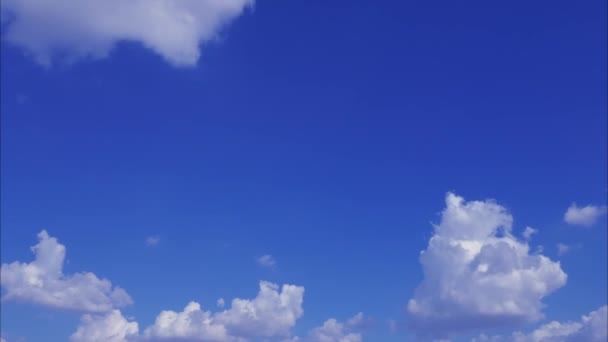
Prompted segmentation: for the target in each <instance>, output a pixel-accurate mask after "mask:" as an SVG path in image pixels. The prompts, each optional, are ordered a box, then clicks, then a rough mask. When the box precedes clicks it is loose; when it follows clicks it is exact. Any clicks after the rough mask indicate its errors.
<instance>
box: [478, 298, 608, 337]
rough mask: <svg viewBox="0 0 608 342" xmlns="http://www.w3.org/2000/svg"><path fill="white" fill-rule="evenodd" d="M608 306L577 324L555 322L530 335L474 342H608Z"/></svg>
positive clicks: (590, 314)
mask: <svg viewBox="0 0 608 342" xmlns="http://www.w3.org/2000/svg"><path fill="white" fill-rule="evenodd" d="M607 313H608V306H605V305H604V306H603V307H601V308H599V309H597V310H595V311H591V312H590V313H589V314H588V315H585V316H583V317H581V319H580V320H579V321H576V322H558V321H553V322H550V323H547V324H543V325H542V326H540V327H539V328H537V329H535V330H534V331H532V332H531V333H529V334H525V333H522V332H515V333H513V334H512V335H511V336H507V337H505V336H491V337H490V336H486V335H481V336H479V337H478V338H475V339H473V342H605V341H607V340H608V314H607Z"/></svg>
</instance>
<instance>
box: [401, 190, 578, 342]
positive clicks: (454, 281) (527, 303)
mask: <svg viewBox="0 0 608 342" xmlns="http://www.w3.org/2000/svg"><path fill="white" fill-rule="evenodd" d="M512 221H513V218H512V216H511V215H510V214H509V213H508V212H507V210H506V209H505V208H504V207H502V206H500V205H498V204H496V203H495V202H494V201H471V202H466V201H465V200H464V199H463V198H462V197H459V196H457V195H455V194H452V193H448V194H447V196H446V208H445V209H444V210H443V212H442V214H441V222H440V223H439V224H438V225H435V226H434V228H435V229H434V234H433V236H432V237H431V239H430V241H429V244H428V247H427V249H426V250H425V251H422V252H421V255H420V262H421V264H422V267H423V271H424V280H423V282H422V284H421V285H420V286H419V287H418V288H417V290H416V292H415V295H414V297H413V298H412V299H410V301H409V303H408V306H407V310H408V316H409V317H408V318H409V323H410V327H411V328H412V329H413V330H414V331H415V332H416V333H417V334H418V335H419V336H426V338H427V339H428V338H431V337H432V338H444V337H449V336H450V335H452V334H453V333H456V332H459V331H464V330H468V329H476V328H491V327H498V326H511V325H517V324H520V323H523V322H532V321H536V320H538V319H541V318H542V317H543V314H542V302H541V300H542V298H543V297H545V296H546V295H548V294H550V293H551V292H553V291H555V290H556V289H558V288H560V287H562V286H563V285H564V284H565V283H566V278H567V277H566V274H565V273H564V272H563V271H562V269H561V267H560V264H559V262H554V261H551V260H550V259H549V258H547V257H545V256H543V255H540V254H534V253H530V250H529V246H528V244H527V242H526V241H520V240H518V239H517V238H515V237H514V236H513V235H512V234H511V226H512Z"/></svg>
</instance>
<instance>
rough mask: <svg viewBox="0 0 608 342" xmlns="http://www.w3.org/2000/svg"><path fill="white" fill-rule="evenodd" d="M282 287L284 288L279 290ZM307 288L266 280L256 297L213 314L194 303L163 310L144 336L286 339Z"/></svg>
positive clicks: (237, 339) (161, 337)
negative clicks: (281, 285)
mask: <svg viewBox="0 0 608 342" xmlns="http://www.w3.org/2000/svg"><path fill="white" fill-rule="evenodd" d="M279 290H280V291H279ZM303 296H304V288H303V287H300V286H294V285H283V287H282V288H281V289H279V287H278V286H277V285H275V284H272V283H269V282H265V281H262V282H260V291H259V293H258V295H257V297H256V298H254V299H252V300H247V299H239V298H236V299H234V300H232V307H231V308H230V309H228V310H225V311H222V312H218V313H211V312H209V311H202V310H201V307H200V305H199V304H198V303H196V302H191V303H190V304H188V305H187V306H186V308H185V309H184V310H183V311H182V312H175V311H163V312H161V313H160V315H158V317H157V318H156V322H155V323H154V325H153V326H151V327H149V328H147V329H146V330H145V332H144V337H145V338H149V339H167V338H187V339H189V340H193V341H246V340H249V339H251V338H256V337H265V338H270V337H273V338H279V337H281V338H286V337H288V336H289V333H290V330H291V329H292V328H293V326H294V325H295V323H296V320H297V319H298V318H300V317H301V316H302V314H303V310H302V301H303Z"/></svg>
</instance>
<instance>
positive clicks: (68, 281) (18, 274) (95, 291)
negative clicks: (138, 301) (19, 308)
mask: <svg viewBox="0 0 608 342" xmlns="http://www.w3.org/2000/svg"><path fill="white" fill-rule="evenodd" d="M38 239H39V242H38V244H37V245H35V246H34V247H32V251H33V252H34V254H35V259H34V261H32V262H30V263H21V262H13V263H10V264H2V267H1V269H0V273H1V277H0V284H1V285H2V287H3V288H4V289H5V291H6V292H5V295H4V297H3V298H4V299H5V300H19V301H25V302H30V303H33V304H39V305H45V306H50V307H55V308H61V309H68V310H77V311H85V312H106V311H110V310H112V309H113V308H115V307H121V306H125V305H128V304H131V303H132V300H131V297H130V296H129V295H128V294H127V292H126V291H125V290H123V289H121V288H120V287H112V283H111V282H110V281H109V280H107V279H99V278H97V276H96V275H95V274H93V273H90V272H84V273H76V274H71V275H64V274H63V262H64V260H65V252H66V250H65V246H63V245H62V244H60V243H59V242H58V241H57V239H56V238H54V237H51V236H49V234H48V233H47V232H46V231H44V230H43V231H41V232H40V233H39V234H38Z"/></svg>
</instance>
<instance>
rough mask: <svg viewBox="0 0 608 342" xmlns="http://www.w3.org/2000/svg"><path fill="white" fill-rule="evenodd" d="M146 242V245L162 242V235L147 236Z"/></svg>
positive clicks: (150, 245) (151, 245)
mask: <svg viewBox="0 0 608 342" xmlns="http://www.w3.org/2000/svg"><path fill="white" fill-rule="evenodd" d="M145 242H146V246H148V247H154V246H156V245H158V244H159V243H160V236H158V235H153V236H148V237H147V238H146V241H145Z"/></svg>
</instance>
